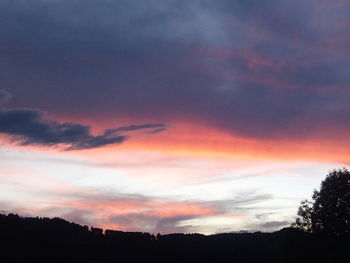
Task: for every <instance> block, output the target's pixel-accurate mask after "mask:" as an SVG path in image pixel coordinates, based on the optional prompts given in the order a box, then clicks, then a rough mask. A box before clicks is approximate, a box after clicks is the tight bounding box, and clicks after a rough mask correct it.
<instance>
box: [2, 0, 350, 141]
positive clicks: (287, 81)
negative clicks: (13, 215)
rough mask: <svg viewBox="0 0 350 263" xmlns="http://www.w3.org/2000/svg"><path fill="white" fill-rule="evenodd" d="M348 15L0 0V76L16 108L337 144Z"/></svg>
mask: <svg viewBox="0 0 350 263" xmlns="http://www.w3.org/2000/svg"><path fill="white" fill-rule="evenodd" d="M77 7H79V11H77ZM325 10H326V11H325ZM349 11H350V4H349V2H346V1H342V2H340V1H338V2H337V4H334V3H331V2H329V1H325V0H319V1H316V0H308V1H303V0H297V1H292V0H281V1H278V2H276V1H270V0H268V1H259V0H249V1H248V0H247V1H232V0H223V1H220V2H218V1H216V2H214V1H209V0H196V1H183V0H171V1H160V0H152V1H149V2H148V3H147V4H144V3H141V2H140V1H135V0H128V1H126V0H120V1H115V2H113V1H107V0H102V1H91V0H88V1H82V0H77V1H67V0H60V1H43V0H32V1H21V2H17V1H1V3H0V31H1V32H2V37H1V40H0V41H1V43H0V52H1V56H2V57H3V58H4V59H3V60H2V61H0V79H1V83H0V84H1V85H2V86H4V87H10V88H9V89H10V90H11V93H13V94H14V95H15V96H16V98H18V99H17V100H16V104H17V105H18V106H21V107H23V106H28V105H29V106H30V107H33V108H40V109H44V110H45V111H48V112H55V113H58V114H60V115H61V116H64V115H70V116H75V117H76V118H79V117H80V116H86V115H89V117H91V118H92V119H94V120H96V121H98V120H99V118H100V117H101V116H105V117H106V118H108V117H111V116H113V117H116V118H118V117H120V118H125V117H130V118H135V119H142V120H144V121H145V122H153V121H154V120H156V122H157V123H158V122H159V123H162V122H167V123H171V122H172V121H179V120H180V121H184V122H188V123H199V124H204V125H210V126H214V127H215V128H218V129H221V130H225V131H228V132H230V133H232V134H235V135H239V136H242V137H250V138H257V139H275V138H283V139H290V138H291V139H300V138H302V139H304V138H306V139H307V138H315V137H317V136H318V137H321V138H325V139H334V138H336V139H339V140H340V138H341V139H342V140H348V139H349V137H348V136H349V135H348V134H345V133H344V132H343V131H345V130H348V129H349V128H350V127H349V123H350V122H349V116H350V108H349V103H348V101H349V99H350V92H349V90H348V88H347V87H348V86H349V84H350V77H349V76H350V71H349V68H350V67H349V66H350V59H349V56H348V55H347V54H348V53H349V45H348V25H349V24H350V18H349V15H348V14H349ZM282 14H283V15H282ZM18 76H20V77H18ZM38 94H40V96H38ZM61 105H65V107H62V106H61ZM92 105H93V106H92ZM155 131H156V130H155Z"/></svg>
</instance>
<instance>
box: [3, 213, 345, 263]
mask: <svg viewBox="0 0 350 263" xmlns="http://www.w3.org/2000/svg"><path fill="white" fill-rule="evenodd" d="M0 233H1V251H2V252H1V258H0V261H1V262H4V263H5V262H21V263H25V262H61V263H62V262H84V263H85V262H86V263H109V262H317V263H319V262H346V260H345V259H347V258H349V251H348V245H349V244H350V242H349V241H350V236H349V235H348V234H346V235H343V236H335V235H329V234H322V233H307V232H304V231H301V230H299V229H295V228H284V229H282V230H280V231H277V232H274V233H261V232H256V233H224V234H214V235H209V236H206V235H202V234H181V233H176V234H168V235H160V234H158V235H156V236H155V235H153V234H150V233H143V232H123V231H116V230H106V231H104V232H103V230H102V229H99V228H94V227H91V228H89V227H88V226H82V225H79V224H75V223H70V222H68V221H66V220H64V219H61V218H39V217H36V218H33V217H21V216H19V215H15V214H8V215H4V214H0Z"/></svg>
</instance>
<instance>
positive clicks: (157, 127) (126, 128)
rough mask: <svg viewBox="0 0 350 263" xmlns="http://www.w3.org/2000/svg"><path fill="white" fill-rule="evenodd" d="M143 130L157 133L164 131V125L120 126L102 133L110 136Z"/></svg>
mask: <svg viewBox="0 0 350 263" xmlns="http://www.w3.org/2000/svg"><path fill="white" fill-rule="evenodd" d="M144 129H151V131H150V132H151V133H159V132H161V131H165V130H166V125H165V124H163V123H147V124H138V125H128V126H121V127H118V128H115V129H108V130H106V131H105V132H104V135H105V136H110V135H113V134H115V133H118V132H127V131H137V130H144ZM154 131H156V132H154Z"/></svg>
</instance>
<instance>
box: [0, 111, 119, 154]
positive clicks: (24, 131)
mask: <svg viewBox="0 0 350 263" xmlns="http://www.w3.org/2000/svg"><path fill="white" fill-rule="evenodd" d="M0 133H3V134H7V135H9V136H10V137H11V138H12V140H13V141H16V142H20V144H21V145H29V144H39V145H46V146H52V145H60V144H63V145H66V147H65V148H66V149H67V150H81V149H90V148H96V147H101V146H106V145H110V144H117V143H122V142H124V141H125V140H126V137H125V136H116V135H114V136H106V135H98V136H94V135H92V134H91V132H90V127H89V126H85V125H81V124H75V123H58V122H55V121H50V120H46V119H44V116H43V114H42V113H41V112H40V111H37V110H31V109H10V110H8V109H3V110H0Z"/></svg>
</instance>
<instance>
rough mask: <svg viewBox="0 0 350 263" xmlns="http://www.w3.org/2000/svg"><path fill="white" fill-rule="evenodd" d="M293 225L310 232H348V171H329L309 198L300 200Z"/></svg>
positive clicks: (349, 222)
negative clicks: (310, 199)
mask: <svg viewBox="0 0 350 263" xmlns="http://www.w3.org/2000/svg"><path fill="white" fill-rule="evenodd" d="M297 215H298V217H297V218H296V222H295V223H294V227H297V228H299V229H302V230H304V231H306V232H312V233H320V232H322V233H329V234H335V235H342V234H349V233H350V171H349V170H347V169H346V168H343V169H339V170H336V169H335V170H332V171H330V172H329V173H328V175H327V176H326V178H325V179H324V180H323V181H322V183H321V187H320V190H319V191H318V190H314V193H313V195H312V201H309V200H303V201H302V202H301V204H300V206H299V209H298V214H297Z"/></svg>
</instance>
